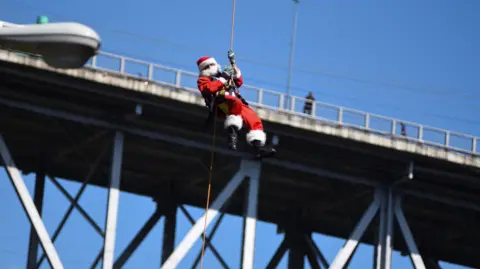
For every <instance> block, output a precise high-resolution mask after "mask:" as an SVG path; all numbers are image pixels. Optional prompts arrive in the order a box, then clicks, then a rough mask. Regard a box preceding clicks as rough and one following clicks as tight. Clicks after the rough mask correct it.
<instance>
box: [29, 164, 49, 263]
mask: <svg viewBox="0 0 480 269" xmlns="http://www.w3.org/2000/svg"><path fill="white" fill-rule="evenodd" d="M43 168H44V167H42V166H40V170H41V171H40V172H37V173H36V178H35V190H34V193H35V194H34V197H33V200H34V203H35V206H36V207H37V210H38V213H39V214H40V216H41V215H42V209H43V197H44V194H45V172H44V170H43ZM37 257H38V236H37V233H36V231H35V229H34V228H33V226H32V227H31V228H30V242H29V244H28V260H27V269H35V266H36V265H37Z"/></svg>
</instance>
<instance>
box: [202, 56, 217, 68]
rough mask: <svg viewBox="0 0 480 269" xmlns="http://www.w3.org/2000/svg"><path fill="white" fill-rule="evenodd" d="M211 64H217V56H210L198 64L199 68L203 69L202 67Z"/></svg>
mask: <svg viewBox="0 0 480 269" xmlns="http://www.w3.org/2000/svg"><path fill="white" fill-rule="evenodd" d="M209 64H217V61H216V60H215V58H213V57H210V58H208V59H206V60H205V61H203V62H201V63H200V64H199V65H198V70H199V71H202V69H203V68H205V66H207V65H209Z"/></svg>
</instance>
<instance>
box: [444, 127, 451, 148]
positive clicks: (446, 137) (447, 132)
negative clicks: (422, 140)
mask: <svg viewBox="0 0 480 269" xmlns="http://www.w3.org/2000/svg"><path fill="white" fill-rule="evenodd" d="M449 144H450V132H449V131H445V146H446V147H448V145H449Z"/></svg>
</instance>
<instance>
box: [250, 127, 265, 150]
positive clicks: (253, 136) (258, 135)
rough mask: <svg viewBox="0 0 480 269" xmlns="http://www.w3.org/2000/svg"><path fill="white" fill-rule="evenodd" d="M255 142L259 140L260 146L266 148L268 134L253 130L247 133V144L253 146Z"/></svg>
mask: <svg viewBox="0 0 480 269" xmlns="http://www.w3.org/2000/svg"><path fill="white" fill-rule="evenodd" d="M254 140H259V141H260V144H261V145H262V146H264V145H265V141H266V140H267V134H265V132H264V131H262V130H251V131H250V132H248V133H247V142H248V144H250V145H251V144H252V142H253V141H254Z"/></svg>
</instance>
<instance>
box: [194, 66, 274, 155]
mask: <svg viewBox="0 0 480 269" xmlns="http://www.w3.org/2000/svg"><path fill="white" fill-rule="evenodd" d="M197 66H198V69H199V72H200V74H199V77H198V80H197V86H198V89H199V90H200V92H201V93H202V95H203V96H204V97H206V98H208V97H209V96H214V95H215V93H216V92H217V91H221V90H225V95H224V97H225V98H224V99H223V100H224V101H223V102H222V103H217V104H216V106H217V107H218V108H219V110H220V111H219V113H218V114H217V116H218V117H221V118H225V122H224V127H225V129H227V128H228V127H229V126H235V127H237V128H238V130H240V129H242V127H243V126H244V125H245V127H246V128H247V129H248V130H249V131H248V132H247V134H246V140H247V143H249V144H250V145H251V144H252V142H253V141H255V140H258V141H259V142H260V146H264V145H265V140H266V134H265V132H264V131H263V124H262V120H261V119H260V118H259V117H258V115H257V114H256V113H255V111H253V110H252V109H251V108H250V107H249V106H248V105H246V104H244V103H243V102H242V100H241V99H240V98H238V97H237V96H236V94H235V93H234V92H232V93H230V92H229V91H228V89H226V88H227V87H226V84H227V80H226V79H225V78H223V77H221V76H220V73H219V71H220V65H219V64H218V63H217V62H216V60H215V58H213V57H207V56H206V57H202V58H200V59H198V61H197ZM232 78H233V82H234V83H235V85H236V86H237V88H239V87H241V86H242V85H243V77H242V74H241V73H240V72H237V73H236V74H235V75H234V77H232Z"/></svg>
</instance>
